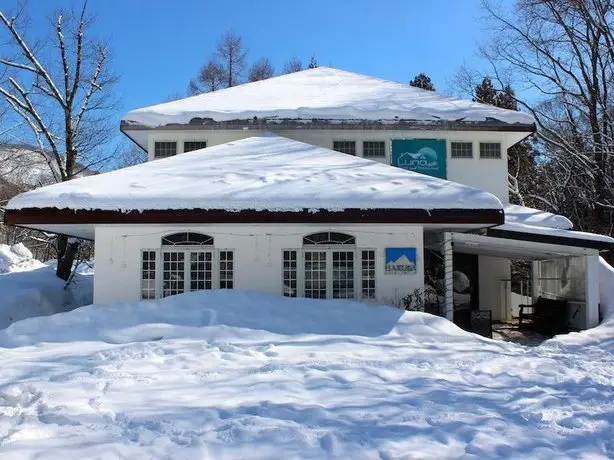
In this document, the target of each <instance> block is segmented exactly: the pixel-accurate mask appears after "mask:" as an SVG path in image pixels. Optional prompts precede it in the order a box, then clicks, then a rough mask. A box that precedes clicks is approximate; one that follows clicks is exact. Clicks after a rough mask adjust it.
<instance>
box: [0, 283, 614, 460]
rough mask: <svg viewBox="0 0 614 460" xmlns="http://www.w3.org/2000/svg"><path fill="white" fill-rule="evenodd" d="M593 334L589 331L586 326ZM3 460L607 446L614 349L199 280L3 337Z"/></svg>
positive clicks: (492, 455)
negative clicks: (509, 336) (485, 333)
mask: <svg viewBox="0 0 614 460" xmlns="http://www.w3.org/2000/svg"><path fill="white" fill-rule="evenodd" d="M590 332H592V331H588V332H587V334H590ZM0 347H4V348H1V349H0V352H1V353H2V356H3V369H2V377H1V381H0V457H2V458H11V459H12V460H20V459H31V458H37V459H39V460H41V459H42V460H44V459H57V458H62V459H66V460H70V459H81V458H114V459H120V458H123V459H141V458H143V459H145V458H182V459H194V460H196V459H215V460H224V459H236V458H257V459H279V458H296V459H298V458H300V459H321V458H331V459H333V458H339V459H347V458H352V459H383V458H385V459H392V458H412V457H414V458H459V457H460V458H489V459H496V458H510V457H512V458H532V459H548V460H550V459H552V458H557V459H560V458H611V457H612V456H614V442H613V441H612V439H614V403H613V401H614V383H613V382H614V353H612V351H613V350H614V345H612V343H611V342H607V341H604V342H601V343H599V342H596V343H595V344H593V345H592V346H590V347H574V346H565V347H564V346H563V345H562V344H557V343H553V344H551V345H548V343H547V344H546V345H544V346H542V347H537V348H525V347H522V346H517V345H514V344H510V343H505V342H496V341H493V340H489V339H486V338H482V337H479V336H475V335H473V334H469V333H467V332H464V331H461V330H460V329H458V328H457V327H456V326H454V325H453V324H451V323H450V322H448V321H446V320H444V319H442V318H438V317H434V316H430V315H427V314H424V313H416V312H403V311H401V310H396V309H393V308H389V307H378V306H369V305H363V304H359V303H355V302H349V301H341V300H340V301H320V300H310V299H300V298H299V299H289V298H284V297H278V296H268V295H264V294H255V293H248V292H238V291H208V292H207V291H203V292H198V293H191V294H184V295H180V296H175V297H170V298H166V299H163V300H157V301H153V302H138V303H133V304H128V303H124V304H113V305H107V306H103V305H91V306H87V307H83V308H80V309H77V310H74V311H72V312H68V313H61V314H57V315H54V316H51V317H47V318H31V319H27V320H24V321H21V322H18V323H15V324H13V325H12V326H10V327H9V328H7V329H6V330H4V331H0Z"/></svg>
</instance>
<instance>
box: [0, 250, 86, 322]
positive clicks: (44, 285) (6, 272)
mask: <svg viewBox="0 0 614 460" xmlns="http://www.w3.org/2000/svg"><path fill="white" fill-rule="evenodd" d="M64 285H65V282H64V281H63V280H61V279H59V278H58V277H56V276H55V262H50V263H47V264H44V263H42V262H40V261H38V260H36V259H34V258H33V256H32V253H31V252H30V250H28V248H26V247H25V246H24V245H23V244H21V243H19V244H15V245H13V246H8V245H6V244H0V329H3V328H6V327H7V326H9V325H10V324H12V323H14V322H16V321H20V320H22V319H25V318H30V317H36V316H46V315H53V314H55V313H59V312H64V311H69V310H72V309H74V308H76V307H80V306H82V305H87V304H89V303H91V302H92V294H93V271H92V270H91V269H89V268H88V267H87V266H82V267H80V268H79V270H78V272H77V274H76V276H75V277H74V279H73V281H72V283H71V284H70V286H69V287H68V288H66V289H65V288H64Z"/></svg>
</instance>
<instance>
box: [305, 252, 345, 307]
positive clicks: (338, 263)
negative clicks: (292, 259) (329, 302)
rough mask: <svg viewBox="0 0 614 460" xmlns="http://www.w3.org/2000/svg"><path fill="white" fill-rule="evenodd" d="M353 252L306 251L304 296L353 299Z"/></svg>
mask: <svg viewBox="0 0 614 460" xmlns="http://www.w3.org/2000/svg"><path fill="white" fill-rule="evenodd" d="M354 261H355V251H353V250H332V249H327V250H314V251H310V250H306V251H305V252H304V296H305V297H309V298H312V299H331V298H332V299H353V298H354V297H355V276H356V270H355V264H354Z"/></svg>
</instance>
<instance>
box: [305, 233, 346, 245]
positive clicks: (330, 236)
mask: <svg viewBox="0 0 614 460" xmlns="http://www.w3.org/2000/svg"><path fill="white" fill-rule="evenodd" d="M303 244H304V245H318V244H322V245H327V244H345V245H354V244H356V237H354V236H351V235H346V234H345V233H337V232H320V233H312V234H311V235H307V236H305V237H303Z"/></svg>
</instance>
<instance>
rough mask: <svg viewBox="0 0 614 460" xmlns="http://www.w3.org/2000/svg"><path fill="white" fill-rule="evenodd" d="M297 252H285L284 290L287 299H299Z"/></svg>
mask: <svg viewBox="0 0 614 460" xmlns="http://www.w3.org/2000/svg"><path fill="white" fill-rule="evenodd" d="M296 255H297V254H296V251H284V252H283V289H284V292H283V294H284V296H285V297H297V295H298V292H297V280H296Z"/></svg>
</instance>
